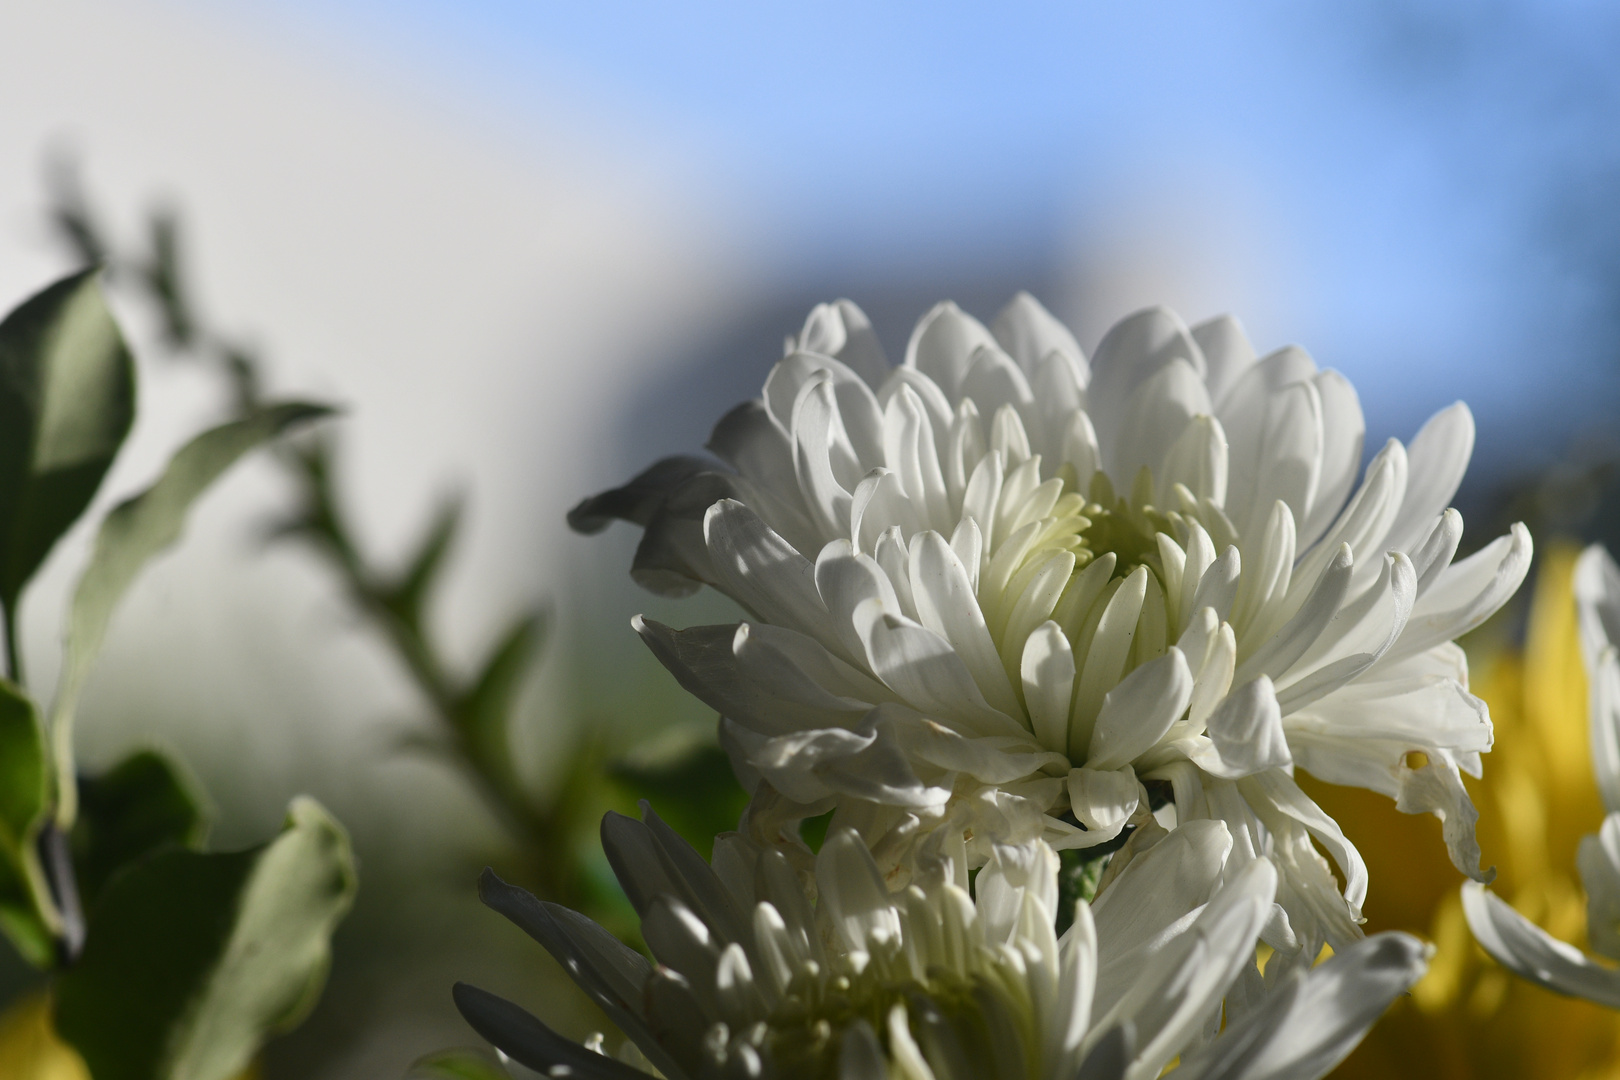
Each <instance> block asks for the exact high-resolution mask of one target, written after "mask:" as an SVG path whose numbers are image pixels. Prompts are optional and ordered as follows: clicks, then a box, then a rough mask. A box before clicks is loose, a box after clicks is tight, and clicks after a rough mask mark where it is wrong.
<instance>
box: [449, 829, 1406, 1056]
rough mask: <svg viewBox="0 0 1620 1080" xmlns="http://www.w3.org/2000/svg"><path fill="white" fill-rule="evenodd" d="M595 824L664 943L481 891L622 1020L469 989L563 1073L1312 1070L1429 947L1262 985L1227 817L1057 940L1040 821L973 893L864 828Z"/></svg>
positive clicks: (503, 1043)
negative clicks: (569, 1029) (782, 832)
mask: <svg viewBox="0 0 1620 1080" xmlns="http://www.w3.org/2000/svg"><path fill="white" fill-rule="evenodd" d="M602 837H603V843H604V846H605V847H606V849H607V852H608V855H609V858H610V860H611V862H612V864H613V868H614V870H615V872H616V873H617V874H618V876H619V880H620V882H621V884H622V885H623V886H624V889H625V893H626V894H627V895H628V896H629V898H630V900H631V902H632V903H633V904H634V905H635V907H636V910H637V912H638V914H639V915H640V916H641V930H642V936H643V937H644V938H645V940H646V942H647V945H648V946H649V948H650V949H651V950H652V953H653V956H654V957H655V959H656V962H655V963H648V962H647V960H646V959H644V958H643V957H642V955H641V954H640V953H637V952H634V951H632V950H630V949H628V948H626V947H625V946H623V945H621V944H620V943H619V942H618V941H617V940H616V939H614V938H613V937H612V935H610V934H608V933H607V932H606V931H605V930H603V929H602V928H601V927H599V926H597V925H596V924H595V923H592V922H591V921H590V920H588V919H586V918H585V917H583V916H581V915H579V914H577V913H575V912H573V911H570V910H568V909H567V908H563V907H559V906H557V905H554V904H547V903H542V902H540V901H538V900H536V899H535V898H534V897H533V896H531V895H529V894H528V893H526V892H524V891H522V890H521V889H517V888H514V887H512V886H510V885H507V884H505V883H504V882H502V881H500V879H499V878H497V877H495V876H494V875H493V874H492V873H489V872H487V871H486V873H485V877H484V880H483V882H482V889H481V891H482V893H483V895H484V898H485V901H486V902H487V903H489V904H490V905H491V906H492V907H494V908H495V909H496V910H498V911H500V912H502V913H503V914H505V915H506V916H508V917H509V918H511V919H512V920H513V921H514V922H516V923H517V924H518V925H519V926H521V927H523V929H525V930H526V931H528V932H529V933H530V934H531V935H533V936H534V937H535V938H536V939H537V940H539V941H540V942H541V944H543V945H544V946H545V947H546V948H547V949H548V950H549V951H550V952H551V953H552V955H553V956H555V957H556V959H557V960H558V962H560V963H561V964H562V965H563V967H564V969H565V970H567V971H568V972H569V974H570V975H572V976H573V978H574V980H575V981H576V982H577V983H578V984H579V985H580V986H581V987H582V988H583V989H584V990H585V991H586V992H587V993H588V994H589V995H590V997H591V998H592V1000H593V1001H595V1002H596V1003H597V1004H598V1005H599V1006H600V1007H601V1008H602V1009H603V1011H604V1012H605V1013H606V1014H607V1015H608V1017H609V1018H611V1019H612V1020H613V1021H614V1022H615V1023H616V1024H618V1026H619V1027H620V1028H621V1030H622V1031H623V1032H624V1033H625V1035H627V1036H628V1041H627V1042H626V1043H625V1044H624V1047H623V1048H621V1049H620V1051H619V1052H618V1054H617V1056H614V1057H609V1056H607V1055H606V1054H604V1053H603V1046H602V1039H601V1037H600V1036H598V1037H594V1038H592V1039H591V1040H589V1041H588V1042H587V1043H586V1044H585V1045H580V1044H578V1043H573V1042H571V1041H569V1040H567V1039H564V1038H562V1037H561V1036H559V1035H557V1034H556V1033H554V1032H552V1031H551V1030H550V1029H549V1028H547V1027H546V1026H545V1025H544V1024H543V1023H542V1022H541V1021H539V1020H538V1019H536V1018H534V1017H533V1016H530V1015H529V1014H528V1013H526V1012H524V1011H523V1010H522V1009H520V1008H518V1007H517V1006H516V1005H513V1004H511V1003H509V1002H506V1001H503V1000H502V999H500V998H498V997H495V996H494V995H491V994H487V993H484V992H483V991H480V990H476V989H474V988H472V987H468V986H464V985H463V986H458V987H457V988H456V1001H457V1004H458V1006H459V1007H460V1008H461V1010H462V1013H463V1015H465V1016H466V1017H467V1019H468V1021H469V1022H470V1023H471V1024H472V1025H473V1027H474V1028H475V1029H477V1030H478V1031H479V1033H480V1034H482V1035H484V1036H485V1037H486V1038H488V1039H489V1040H490V1041H491V1042H492V1043H494V1044H495V1045H496V1046H497V1047H499V1048H500V1049H501V1050H502V1051H503V1052H504V1053H506V1054H508V1055H509V1056H510V1057H512V1058H513V1059H514V1060H516V1061H518V1062H519V1063H521V1064H524V1065H527V1066H528V1067H530V1068H534V1069H538V1070H541V1071H542V1072H544V1073H547V1074H548V1075H551V1076H580V1077H583V1078H586V1080H592V1078H599V1080H633V1078H635V1077H639V1076H643V1075H645V1074H646V1073H652V1072H654V1070H656V1073H655V1075H662V1076H663V1077H665V1078H666V1080H708V1078H730V1077H738V1078H750V1077H762V1078H779V1080H814V1078H828V1077H836V1078H838V1080H1030V1078H1035V1080H1071V1078H1074V1080H1078V1078H1082V1077H1083V1078H1086V1080H1109V1078H1120V1080H1124V1078H1129V1080H1149V1078H1152V1077H1156V1076H1158V1075H1159V1074H1160V1073H1161V1072H1162V1071H1163V1069H1164V1067H1165V1066H1166V1065H1168V1064H1169V1063H1170V1062H1171V1061H1173V1060H1174V1059H1176V1058H1177V1057H1178V1056H1180V1058H1181V1063H1180V1066H1179V1068H1178V1070H1177V1072H1176V1075H1177V1076H1184V1077H1186V1078H1187V1080H1194V1078H1215V1077H1221V1078H1226V1080H1238V1078H1254V1080H1259V1078H1261V1077H1266V1078H1281V1077H1290V1078H1299V1080H1310V1078H1312V1077H1318V1076H1321V1075H1323V1074H1324V1073H1326V1072H1327V1071H1328V1070H1329V1069H1331V1068H1332V1067H1333V1066H1334V1065H1335V1064H1337V1063H1338V1062H1339V1061H1340V1060H1341V1059H1343V1057H1344V1056H1345V1055H1346V1054H1348V1053H1349V1052H1350V1050H1351V1049H1352V1048H1353V1047H1354V1046H1355V1045H1356V1043H1357V1042H1358V1041H1360V1039H1361V1036H1362V1035H1363V1034H1364V1033H1365V1032H1366V1030H1367V1028H1368V1027H1369V1026H1371V1024H1372V1023H1373V1022H1374V1021H1375V1020H1376V1019H1377V1018H1378V1016H1379V1015H1380V1014H1381V1013H1382V1012H1383V1011H1384V1008H1385V1007H1386V1006H1387V1005H1388V1003H1389V1002H1390V1001H1391V1000H1392V999H1393V998H1394V997H1395V996H1396V995H1397V994H1400V993H1401V992H1403V991H1404V990H1405V989H1406V988H1407V987H1409V986H1410V985H1411V984H1412V983H1413V982H1414V981H1416V979H1417V978H1418V977H1419V976H1421V975H1422V973H1423V971H1424V970H1425V968H1426V949H1425V947H1424V946H1423V945H1422V944H1421V943H1419V942H1418V941H1417V940H1415V939H1414V938H1411V937H1408V936H1406V935H1404V934H1385V935H1379V936H1378V937H1375V938H1370V939H1367V940H1366V941H1363V942H1360V943H1358V944H1357V945H1356V946H1354V947H1353V948H1352V949H1350V950H1349V951H1347V952H1346V953H1344V954H1342V955H1339V956H1336V957H1335V958H1334V959H1333V960H1331V961H1329V962H1328V963H1326V964H1324V965H1322V966H1321V967H1318V968H1316V969H1314V970H1310V971H1306V970H1303V969H1295V970H1292V971H1290V972H1289V973H1288V974H1287V975H1286V977H1285V979H1284V981H1282V982H1281V983H1279V985H1277V986H1275V987H1274V988H1273V989H1272V990H1271V992H1270V993H1268V994H1253V993H1251V994H1249V995H1248V996H1247V997H1246V996H1245V994H1244V993H1243V992H1242V991H1243V989H1244V988H1245V987H1247V988H1248V989H1249V990H1251V991H1252V990H1254V989H1256V988H1257V987H1258V984H1259V982H1260V978H1261V977H1260V974H1259V972H1258V970H1257V969H1256V967H1255V943H1256V940H1257V935H1258V934H1259V932H1260V928H1261V926H1262V925H1263V924H1264V923H1265V922H1266V920H1267V918H1268V917H1269V915H1268V913H1269V910H1270V907H1271V897H1272V890H1273V889H1274V887H1275V884H1276V880H1277V876H1276V872H1275V871H1274V870H1273V869H1272V867H1271V865H1270V863H1268V862H1267V861H1266V860H1264V859H1255V860H1253V861H1251V862H1250V863H1249V864H1248V865H1247V866H1246V867H1245V868H1244V870H1243V871H1242V872H1240V873H1238V874H1236V875H1233V876H1232V877H1231V878H1230V880H1227V881H1226V882H1225V883H1224V884H1223V883H1222V880H1221V879H1222V873H1223V863H1224V861H1225V855H1226V850H1227V849H1228V848H1229V847H1230V845H1231V837H1230V836H1229V834H1228V833H1227V830H1226V827H1225V826H1224V825H1222V824H1221V823H1219V822H1211V821H1200V822H1194V823H1192V824H1190V825H1188V826H1185V827H1182V828H1179V829H1176V830H1175V831H1173V832H1170V833H1164V832H1163V830H1159V832H1158V842H1157V843H1156V844H1154V845H1152V846H1145V847H1142V848H1141V849H1140V850H1138V851H1137V853H1136V854H1135V856H1134V857H1133V858H1132V859H1131V861H1130V863H1129V865H1127V866H1124V867H1123V869H1122V870H1121V871H1120V872H1119V873H1117V874H1116V875H1115V876H1114V878H1113V880H1112V881H1111V883H1110V884H1109V885H1108V886H1107V888H1106V889H1104V891H1103V892H1102V893H1101V895H1100V896H1099V897H1098V899H1097V901H1096V903H1095V904H1094V905H1087V904H1086V903H1085V902H1084V901H1080V902H1079V903H1077V905H1076V907H1075V912H1074V916H1075V917H1074V922H1073V925H1072V926H1071V927H1070V928H1069V929H1068V930H1067V931H1066V932H1065V933H1064V934H1063V936H1062V937H1061V938H1060V937H1058V936H1057V934H1056V933H1055V931H1054V929H1053V916H1054V912H1055V907H1056V904H1057V892H1058V889H1057V864H1058V860H1057V856H1056V854H1055V853H1054V852H1053V851H1052V849H1051V848H1050V847H1048V846H1047V845H1045V844H1044V843H1041V842H1039V841H1035V842H1032V843H1030V844H1026V845H1023V846H1019V847H998V848H996V849H995V851H994V852H993V854H992V857H991V859H990V861H989V863H988V864H987V865H986V866H985V867H984V868H983V869H982V870H980V872H979V874H978V876H977V880H976V881H975V882H974V885H973V887H972V890H971V894H970V889H969V884H968V878H967V874H966V871H965V869H964V862H963V859H962V858H961V855H960V853H958V856H957V857H955V858H946V859H941V860H937V861H933V862H930V863H928V864H927V868H926V872H923V873H919V874H918V876H917V878H916V880H915V881H914V882H913V884H912V885H911V886H909V887H908V888H906V889H905V890H903V891H901V892H898V893H896V892H891V891H890V890H889V889H888V887H887V885H886V883H885V882H884V880H883V878H882V876H881V874H880V873H879V871H878V867H877V864H876V863H875V862H874V861H873V860H872V856H871V854H870V852H868V850H867V848H866V845H865V844H864V843H863V842H862V841H861V840H860V838H859V837H858V836H857V835H856V834H855V833H853V832H848V831H846V832H842V833H837V834H833V835H831V836H830V837H829V838H828V840H827V842H826V844H825V845H824V846H823V847H822V849H821V852H820V853H819V855H817V856H815V858H814V861H813V863H812V864H811V865H810V866H809V867H808V868H807V870H808V872H801V871H799V870H795V869H794V865H793V862H792V861H790V859H789V858H787V857H786V856H785V855H784V854H783V853H782V852H781V851H779V850H775V849H769V850H763V849H761V848H759V847H758V846H757V845H754V844H752V843H751V842H749V841H747V840H745V839H743V838H742V837H741V836H738V835H736V834H732V835H730V836H727V837H722V838H720V840H719V841H718V842H717V844H716V855H715V860H714V866H713V867H712V869H711V867H710V866H709V865H708V864H706V863H705V862H704V861H703V859H702V858H701V857H700V856H699V855H698V854H697V852H695V851H693V850H692V848H691V847H689V846H688V845H687V844H686V843H685V842H684V841H682V840H680V839H679V838H678V837H677V836H675V834H674V833H673V832H672V831H671V830H670V829H669V828H668V827H667V826H666V825H664V823H663V822H661V821H660V820H658V819H657V817H656V816H653V815H651V814H650V813H649V814H647V820H646V822H645V823H642V822H636V821H633V820H631V819H629V818H623V817H619V816H617V815H609V817H608V818H607V819H606V820H605V821H604V822H603V829H602ZM800 854H803V855H806V856H807V855H808V852H803V851H801V852H800ZM1234 983H1236V984H1237V986H1236V987H1234ZM1229 987H1234V989H1233V990H1232V993H1231V994H1230V995H1228V996H1227V1001H1226V1005H1225V1010H1226V1011H1225V1013H1224V1019H1225V1029H1224V1031H1223V1030H1222V1020H1223V1011H1222V997H1223V995H1226V994H1227V993H1228V988H1229Z"/></svg>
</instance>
